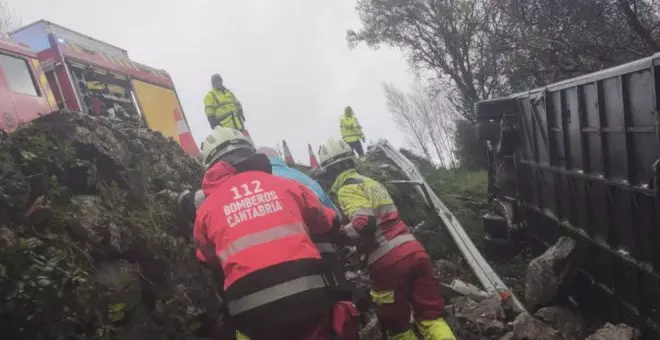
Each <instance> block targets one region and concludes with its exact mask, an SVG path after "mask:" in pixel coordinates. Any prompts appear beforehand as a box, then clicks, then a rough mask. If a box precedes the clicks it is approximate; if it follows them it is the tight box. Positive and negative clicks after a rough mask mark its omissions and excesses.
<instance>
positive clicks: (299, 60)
mask: <svg viewBox="0 0 660 340" xmlns="http://www.w3.org/2000/svg"><path fill="white" fill-rule="evenodd" d="M8 6H9V7H10V8H11V9H12V10H13V11H14V12H15V13H16V14H18V15H19V16H20V19H21V23H22V24H29V23H31V22H34V21H37V20H39V19H46V20H49V21H52V22H54V23H56V24H59V25H62V26H65V27H67V28H70V29H73V30H76V31H79V32H81V33H83V34H87V35H89V36H91V37H93V38H96V39H99V40H102V41H105V42H108V43H110V44H113V45H116V46H118V47H121V48H124V49H126V50H128V53H129V56H130V57H131V59H133V60H135V61H138V62H141V63H144V64H147V65H149V66H152V67H156V68H162V69H165V70H167V71H168V72H169V73H170V75H171V76H172V78H173V79H174V83H175V85H176V88H177V92H178V93H179V97H180V99H181V101H182V105H183V110H184V112H185V115H186V117H187V119H188V122H189V124H190V125H191V129H192V132H193V135H194V136H195V139H196V140H197V142H198V143H199V142H201V141H202V140H203V139H204V137H205V136H206V134H207V133H209V132H210V128H209V126H208V122H207V121H206V117H205V115H204V106H203V98H204V96H205V94H206V92H207V91H208V90H209V88H210V76H211V74H213V73H215V72H219V73H221V74H222V76H223V78H224V80H225V85H226V86H227V87H228V88H229V89H231V90H232V91H233V92H234V94H236V96H237V97H238V99H239V100H240V101H241V102H242V104H243V107H244V110H245V114H246V117H247V121H246V126H247V128H248V130H249V131H250V134H251V135H252V138H253V140H254V141H255V143H256V144H257V146H271V147H275V146H276V145H277V143H279V141H280V140H282V139H286V140H287V143H288V144H289V147H290V148H291V151H292V152H293V155H294V157H295V158H296V160H297V161H302V162H303V163H307V160H308V157H307V143H312V146H313V147H314V149H315V150H316V149H317V148H318V145H319V143H322V142H323V141H325V140H326V139H327V138H333V137H334V138H339V117H340V115H341V114H342V112H343V108H344V106H346V105H351V106H352V107H353V109H354V111H355V112H356V115H357V117H358V119H359V121H360V123H361V124H362V126H363V128H364V132H365V134H366V136H367V140H373V141H375V140H377V139H379V138H387V139H388V140H389V141H390V142H391V143H393V144H394V145H396V146H403V135H402V134H401V133H400V132H399V131H398V130H397V128H396V126H395V125H394V123H393V121H392V119H391V117H390V115H389V113H388V112H387V109H386V105H385V98H384V95H383V89H382V84H383V82H391V83H393V84H395V85H397V86H399V87H406V86H407V85H408V84H409V83H411V81H412V75H411V74H410V72H409V68H408V66H407V64H406V62H405V60H404V58H403V55H402V53H401V52H400V51H397V50H390V49H380V50H376V51H374V50H371V49H369V48H367V47H366V46H360V47H358V48H356V49H353V50H350V49H349V48H348V46H347V44H346V39H345V36H346V30H347V29H350V28H352V29H357V28H359V27H360V22H359V18H358V17H357V15H356V13H355V11H354V7H355V2H354V1H353V0H233V1H230V0H180V1H175V0H113V1H107V2H104V1H90V0H8Z"/></svg>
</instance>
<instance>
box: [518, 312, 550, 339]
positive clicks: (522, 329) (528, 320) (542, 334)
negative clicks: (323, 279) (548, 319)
mask: <svg viewBox="0 0 660 340" xmlns="http://www.w3.org/2000/svg"><path fill="white" fill-rule="evenodd" d="M507 336H508V337H509V339H511V340H563V338H562V335H561V333H559V331H558V330H556V329H554V328H552V327H551V326H549V325H547V324H545V323H543V321H541V320H539V319H537V318H535V317H534V316H533V315H531V314H529V313H522V314H520V315H518V317H517V318H516V320H514V321H513V332H512V334H510V335H507Z"/></svg>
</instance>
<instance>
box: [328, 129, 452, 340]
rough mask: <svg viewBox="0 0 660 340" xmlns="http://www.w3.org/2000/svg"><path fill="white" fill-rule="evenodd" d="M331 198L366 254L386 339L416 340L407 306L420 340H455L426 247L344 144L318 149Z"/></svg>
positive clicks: (331, 141) (332, 143)
mask: <svg viewBox="0 0 660 340" xmlns="http://www.w3.org/2000/svg"><path fill="white" fill-rule="evenodd" d="M319 156H320V160H321V166H322V167H323V168H324V169H325V171H326V174H325V177H326V178H328V179H331V180H332V181H333V184H332V187H331V188H330V193H331V194H332V195H333V196H335V197H336V199H337V201H338V203H339V206H340V209H341V211H342V213H343V214H344V215H346V217H348V219H349V220H350V223H348V224H347V225H346V226H344V230H345V232H346V234H347V235H348V236H349V237H351V238H353V239H354V240H356V241H358V243H359V246H360V249H362V250H363V251H364V253H365V255H366V263H367V269H368V272H369V276H370V277H371V280H372V291H371V297H372V300H373V302H374V303H375V305H376V307H375V309H376V314H377V316H378V319H379V321H380V323H381V325H382V326H383V327H384V328H385V329H386V330H387V334H388V338H389V339H396V340H408V339H410V340H415V339H417V336H416V335H415V333H414V332H413V330H412V329H411V327H410V314H411V313H410V312H411V311H410V306H412V310H413V313H414V317H415V320H416V322H417V328H418V329H419V330H420V332H421V333H422V335H423V336H424V339H434V340H455V339H456V338H455V336H454V334H453V333H452V331H451V329H450V328H449V326H448V325H447V323H446V322H445V320H444V318H443V317H442V316H443V314H444V300H443V297H442V294H441V293H440V289H439V286H438V282H437V281H436V279H435V278H434V276H433V270H432V263H431V259H430V257H429V255H428V254H427V252H426V250H425V249H424V247H423V246H422V245H421V244H420V243H419V242H418V241H417V240H416V239H415V237H414V236H413V235H412V234H411V233H410V230H409V229H408V227H407V226H406V225H405V223H403V221H402V220H401V218H400V216H399V212H398V211H397V208H396V206H395V205H394V203H393V201H392V198H391V197H390V195H389V193H388V192H387V189H386V188H385V187H384V186H383V185H382V184H380V183H378V182H376V181H374V180H373V179H371V178H369V177H366V176H362V175H360V174H359V173H358V172H357V171H356V170H355V165H356V161H355V155H354V154H353V150H351V147H350V146H349V145H348V144H346V142H344V141H337V140H330V141H328V143H327V144H325V145H323V146H321V148H320V149H319Z"/></svg>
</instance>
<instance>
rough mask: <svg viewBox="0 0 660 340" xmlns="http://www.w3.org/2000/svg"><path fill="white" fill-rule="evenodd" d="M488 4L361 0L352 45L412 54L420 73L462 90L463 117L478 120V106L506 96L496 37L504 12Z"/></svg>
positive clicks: (470, 0)
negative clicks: (358, 25) (391, 48)
mask: <svg viewBox="0 0 660 340" xmlns="http://www.w3.org/2000/svg"><path fill="white" fill-rule="evenodd" d="M488 5H489V3H488V1H487V0H415V1H410V0H390V1H381V0H358V1H357V11H358V13H359V15H360V18H361V20H362V23H363V28H362V29H360V30H359V31H349V32H348V35H347V39H348V41H349V43H350V44H351V45H355V44H358V43H362V42H364V43H366V44H368V45H370V46H373V47H377V46H379V45H389V46H394V47H398V48H401V49H402V50H403V51H404V52H406V53H407V55H408V57H409V60H410V62H411V64H412V65H413V66H414V67H416V68H417V69H418V70H426V71H430V72H431V73H432V74H434V75H435V76H436V77H437V79H438V80H445V81H449V82H450V83H451V85H452V86H453V87H454V88H455V89H456V90H457V92H458V96H457V97H455V98H453V99H454V100H453V102H454V103H455V104H456V106H457V109H458V112H460V113H461V115H463V116H464V118H465V119H468V120H470V121H473V120H474V116H473V110H474V109H473V108H474V104H475V103H476V102H477V101H478V100H481V99H486V98H490V97H491V96H493V95H498V94H501V92H502V88H503V86H504V84H505V82H504V79H503V78H502V77H501V76H500V69H501V65H499V55H498V53H497V51H496V50H495V48H494V45H493V41H492V39H491V34H490V33H491V32H492V31H493V30H494V27H497V26H498V22H499V20H500V16H499V14H498V13H499V12H497V11H492V10H490V8H489V6H488Z"/></svg>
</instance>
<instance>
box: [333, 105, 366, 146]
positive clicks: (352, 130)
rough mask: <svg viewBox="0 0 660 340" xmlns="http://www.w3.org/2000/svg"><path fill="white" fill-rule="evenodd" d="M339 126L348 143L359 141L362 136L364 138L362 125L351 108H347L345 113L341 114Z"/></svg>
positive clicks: (342, 136) (343, 137)
mask: <svg viewBox="0 0 660 340" xmlns="http://www.w3.org/2000/svg"><path fill="white" fill-rule="evenodd" d="M339 127H340V128H341V138H342V139H343V140H344V142H346V143H353V142H357V141H359V140H360V138H364V133H362V127H361V126H360V123H358V120H357V118H356V117H355V114H353V111H352V110H351V109H350V108H346V111H345V112H344V115H343V116H341V119H340V120H339Z"/></svg>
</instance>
